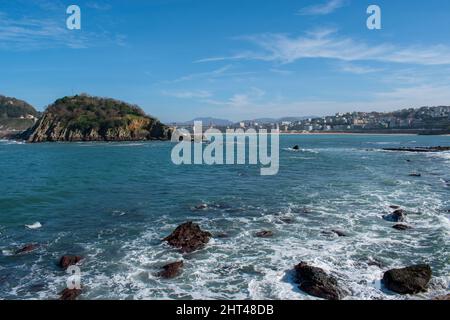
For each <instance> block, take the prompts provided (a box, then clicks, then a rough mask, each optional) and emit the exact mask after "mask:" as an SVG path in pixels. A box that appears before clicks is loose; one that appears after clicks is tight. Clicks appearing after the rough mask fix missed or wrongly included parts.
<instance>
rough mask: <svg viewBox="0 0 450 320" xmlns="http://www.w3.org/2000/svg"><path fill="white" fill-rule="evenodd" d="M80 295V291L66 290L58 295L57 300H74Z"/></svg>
mask: <svg viewBox="0 0 450 320" xmlns="http://www.w3.org/2000/svg"><path fill="white" fill-rule="evenodd" d="M80 294H81V289H69V288H66V289H64V290H63V291H61V292H60V293H59V295H60V297H59V300H76V299H77V298H78V296H79V295H80Z"/></svg>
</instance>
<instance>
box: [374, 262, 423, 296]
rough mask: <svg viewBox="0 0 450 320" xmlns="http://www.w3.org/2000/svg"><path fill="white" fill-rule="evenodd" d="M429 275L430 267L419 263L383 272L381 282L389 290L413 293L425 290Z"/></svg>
mask: <svg viewBox="0 0 450 320" xmlns="http://www.w3.org/2000/svg"><path fill="white" fill-rule="evenodd" d="M431 275H432V271H431V267H430V266H429V265H427V264H421V265H415V266H411V267H406V268H402V269H392V270H389V271H387V272H385V273H384V276H383V283H384V285H385V287H386V288H387V289H389V290H391V291H394V292H397V293H400V294H415V293H419V292H424V291H427V288H428V283H429V282H430V280H431Z"/></svg>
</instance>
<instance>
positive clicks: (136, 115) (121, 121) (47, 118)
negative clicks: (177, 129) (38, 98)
mask: <svg viewBox="0 0 450 320" xmlns="http://www.w3.org/2000/svg"><path fill="white" fill-rule="evenodd" d="M21 138H22V139H24V140H27V141H29V142H53V141H136V140H157V139H159V140H166V139H169V138H170V129H169V128H168V127H167V126H165V125H163V124H162V123H161V122H159V120H157V119H155V118H152V117H150V116H147V115H146V114H145V113H144V111H142V109H141V108H139V107H138V106H136V105H131V104H128V103H125V102H122V101H118V100H114V99H109V98H99V97H92V96H88V95H76V96H72V97H64V98H61V99H58V100H56V101H55V102H54V103H53V104H52V105H50V106H49V107H48V108H47V110H45V112H44V113H43V115H42V117H41V118H40V119H39V121H38V122H37V123H36V124H35V125H34V126H33V127H32V128H30V129H29V130H27V131H26V132H24V133H23V134H22V135H21Z"/></svg>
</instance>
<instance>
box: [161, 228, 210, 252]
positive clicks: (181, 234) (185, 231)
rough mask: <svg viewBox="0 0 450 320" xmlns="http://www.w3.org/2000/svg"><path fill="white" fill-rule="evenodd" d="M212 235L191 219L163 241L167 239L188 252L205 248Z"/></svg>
mask: <svg viewBox="0 0 450 320" xmlns="http://www.w3.org/2000/svg"><path fill="white" fill-rule="evenodd" d="M211 237H212V235H211V233H209V232H206V231H202V230H201V229H200V227H199V226H198V225H197V224H195V223H193V222H191V221H190V222H187V223H184V224H182V225H180V226H179V227H177V228H176V229H175V231H174V232H172V234H170V235H169V236H168V237H166V238H164V239H163V241H167V242H168V243H169V244H170V245H171V246H173V247H176V248H180V249H181V251H182V252H184V253H188V252H193V251H195V250H198V249H201V248H203V247H204V246H205V245H206V244H207V243H208V242H209V239H210V238H211Z"/></svg>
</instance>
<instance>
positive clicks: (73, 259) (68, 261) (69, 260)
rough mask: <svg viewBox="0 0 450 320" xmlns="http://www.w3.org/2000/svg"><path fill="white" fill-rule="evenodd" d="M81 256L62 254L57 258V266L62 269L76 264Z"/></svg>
mask: <svg viewBox="0 0 450 320" xmlns="http://www.w3.org/2000/svg"><path fill="white" fill-rule="evenodd" d="M82 259H83V257H80V256H62V257H61V259H60V260H59V266H60V267H61V268H63V269H67V268H68V267H70V266H73V265H76V264H77V263H78V262H80V261H81V260H82Z"/></svg>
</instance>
